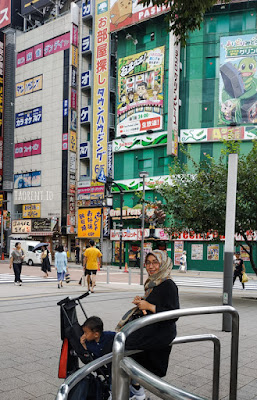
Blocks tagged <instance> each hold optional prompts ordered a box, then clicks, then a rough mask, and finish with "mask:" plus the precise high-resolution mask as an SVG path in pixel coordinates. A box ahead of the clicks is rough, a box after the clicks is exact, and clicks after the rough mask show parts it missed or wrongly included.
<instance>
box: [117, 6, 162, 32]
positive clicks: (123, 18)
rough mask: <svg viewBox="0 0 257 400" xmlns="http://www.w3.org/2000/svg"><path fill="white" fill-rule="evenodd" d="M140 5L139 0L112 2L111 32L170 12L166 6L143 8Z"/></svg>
mask: <svg viewBox="0 0 257 400" xmlns="http://www.w3.org/2000/svg"><path fill="white" fill-rule="evenodd" d="M138 3H139V1H138V0H134V1H125V2H124V1H123V0H110V7H111V12H110V14H111V26H110V31H111V32H114V31H118V30H120V29H124V28H125V27H128V26H131V25H135V24H138V23H140V22H143V21H146V20H148V19H150V18H154V17H157V16H158V15H160V14H163V13H166V12H167V11H168V10H169V8H168V7H167V8H166V6H156V5H155V6H153V4H152V3H150V4H149V5H148V6H143V4H138Z"/></svg>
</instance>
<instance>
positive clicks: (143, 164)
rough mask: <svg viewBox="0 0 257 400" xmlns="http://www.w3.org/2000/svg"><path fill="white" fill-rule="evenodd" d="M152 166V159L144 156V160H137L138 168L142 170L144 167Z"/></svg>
mask: <svg viewBox="0 0 257 400" xmlns="http://www.w3.org/2000/svg"><path fill="white" fill-rule="evenodd" d="M151 166H152V159H151V158H146V159H145V160H138V169H139V170H140V171H143V170H144V169H145V168H151Z"/></svg>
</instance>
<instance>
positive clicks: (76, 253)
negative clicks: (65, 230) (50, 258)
mask: <svg viewBox="0 0 257 400" xmlns="http://www.w3.org/2000/svg"><path fill="white" fill-rule="evenodd" d="M79 255H80V246H79V245H78V244H77V246H76V247H75V257H76V264H79Z"/></svg>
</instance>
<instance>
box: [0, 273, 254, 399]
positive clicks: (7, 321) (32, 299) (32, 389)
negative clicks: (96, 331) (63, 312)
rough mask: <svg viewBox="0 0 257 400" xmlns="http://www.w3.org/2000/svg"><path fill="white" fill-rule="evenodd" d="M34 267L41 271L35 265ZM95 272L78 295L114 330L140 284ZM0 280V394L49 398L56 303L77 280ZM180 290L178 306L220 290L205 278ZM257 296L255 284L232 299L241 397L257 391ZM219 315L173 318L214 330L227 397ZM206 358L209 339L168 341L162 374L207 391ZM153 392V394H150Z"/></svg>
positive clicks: (215, 299)
mask: <svg viewBox="0 0 257 400" xmlns="http://www.w3.org/2000/svg"><path fill="white" fill-rule="evenodd" d="M25 268H26V267H25ZM25 268H24V270H25ZM30 268H31V267H30ZM2 269H5V267H4V266H3V265H1V272H2ZM34 269H35V268H33V273H34ZM37 272H38V275H40V272H41V271H40V269H38V270H37ZM174 272H175V271H174ZM79 273H80V271H79V270H78V272H77V274H79ZM71 274H72V275H74V274H75V271H74V272H73V271H72V272H71ZM51 275H54V274H51ZM121 276H122V277H123V280H124V279H127V274H124V273H123V274H122V275H121ZM100 277H101V275H100V276H98V281H97V286H96V293H94V294H92V295H90V296H89V297H87V298H86V299H84V300H83V301H82V302H83V306H84V307H85V310H86V312H87V313H88V315H89V316H91V315H98V316H100V317H101V318H102V319H103V321H104V325H105V329H107V330H113V329H114V327H115V325H116V323H117V322H118V320H119V319H120V317H121V316H122V315H123V314H124V312H125V311H127V310H128V309H129V308H131V306H132V304H131V301H132V299H133V297H134V296H135V295H136V294H141V293H142V287H140V286H138V285H135V284H132V285H128V284H127V283H126V284H125V282H123V283H122V282H120V283H118V282H116V283H113V284H110V285H107V284H105V283H100ZM175 278H176V277H175ZM185 278H186V277H185ZM185 278H183V279H185ZM175 280H176V279H175ZM0 287H1V289H0V290H1V292H0V293H1V295H0V313H1V317H0V318H1V327H0V333H1V344H0V360H1V361H2V362H1V365H0V398H1V400H9V399H12V400H16V399H17V400H18V399H19V400H30V399H35V398H36V399H42V400H48V399H49V400H50V399H51V400H54V399H55V395H56V392H57V390H58V387H59V386H60V384H61V383H62V380H60V379H58V378H57V374H58V362H59V356H60V349H61V340H60V326H59V317H60V310H59V307H58V306H57V305H56V303H57V302H58V301H59V300H60V299H61V298H63V297H66V296H67V295H70V296H71V297H72V296H77V295H78V294H79V293H83V292H84V291H85V289H84V288H83V287H80V286H79V285H78V284H77V280H74V281H73V282H71V283H70V284H69V285H65V287H64V288H63V289H61V290H58V289H57V284H56V282H54V281H49V280H43V282H42V281H41V282H30V283H27V284H26V283H25V282H24V284H23V286H22V287H16V286H14V285H13V283H6V284H2V285H1V286H0ZM179 292H180V303H181V308H188V307H198V306H215V305H221V290H220V289H216V288H211V287H210V285H209V287H193V286H191V287H186V286H180V287H179ZM256 301H257V291H249V292H247V291H243V290H237V289H236V290H235V291H234V304H233V305H234V307H235V308H237V310H238V311H239V314H240V349H239V374H238V399H239V400H245V399H248V400H251V399H255V400H256V399H257V395H256V393H257V378H256V367H257V348H256V345H255V336H256V335H255V333H256V328H257V322H256ZM78 316H79V321H80V322H81V323H82V322H83V320H84V318H83V316H82V315H81V312H79V310H78ZM221 318H222V317H221V316H220V315H212V316H196V317H184V318H180V320H179V321H178V323H177V326H178V336H182V335H189V334H200V333H201V334H203V333H213V334H215V335H217V336H218V337H219V338H220V340H221V349H222V350H221V360H222V361H221V384H220V399H224V400H225V399H228V393H229V366H230V334H229V333H224V332H221V321H222V319H221ZM212 359H213V347H212V344H211V343H200V344H184V345H176V346H174V347H173V349H172V353H171V356H170V365H169V370H168V375H167V377H166V380H167V381H168V382H170V383H173V384H174V385H175V386H178V387H180V388H184V389H185V390H188V391H191V392H192V393H195V394H198V395H201V396H203V397H205V398H206V399H211V388H212V362H213V361H212ZM151 399H157V397H155V396H153V395H151Z"/></svg>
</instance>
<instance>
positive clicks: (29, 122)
mask: <svg viewBox="0 0 257 400" xmlns="http://www.w3.org/2000/svg"><path fill="white" fill-rule="evenodd" d="M32 121H33V118H32V110H31V111H25V112H24V125H25V126H27V125H32V124H33V122H32Z"/></svg>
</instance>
